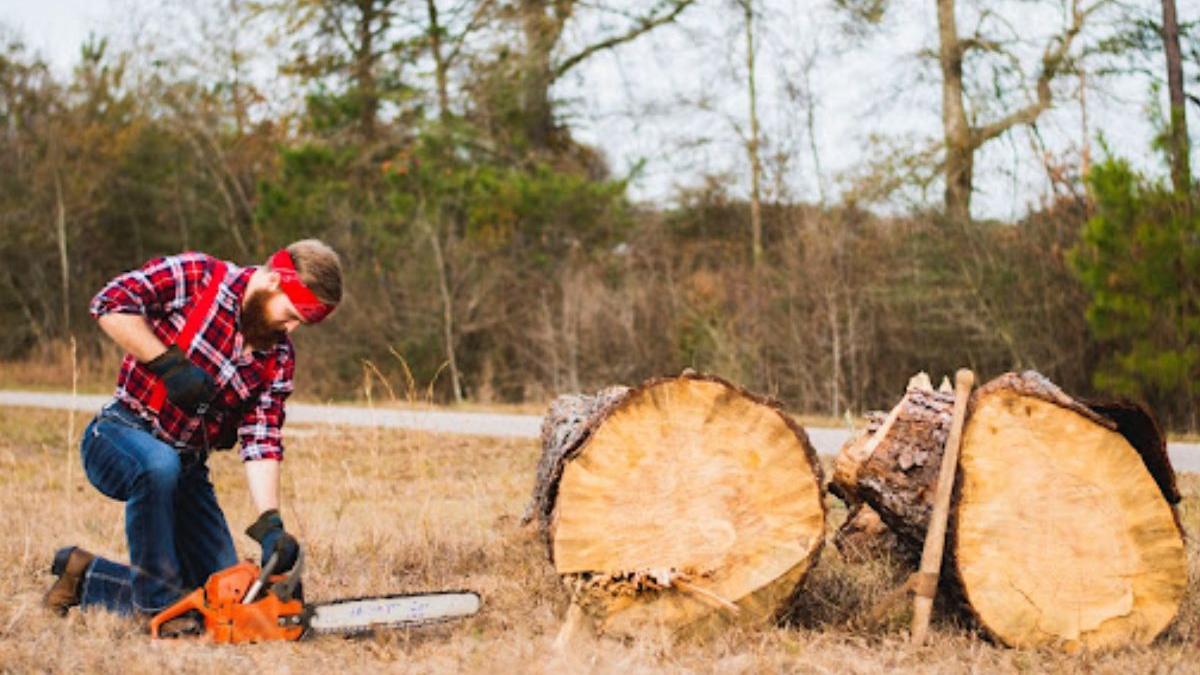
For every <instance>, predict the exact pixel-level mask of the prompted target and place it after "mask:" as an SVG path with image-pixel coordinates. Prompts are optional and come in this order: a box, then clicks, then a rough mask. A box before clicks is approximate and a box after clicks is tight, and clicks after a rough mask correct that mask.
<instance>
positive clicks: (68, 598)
mask: <svg viewBox="0 0 1200 675" xmlns="http://www.w3.org/2000/svg"><path fill="white" fill-rule="evenodd" d="M95 559H96V556H94V555H92V554H91V553H88V552H87V551H85V550H83V549H81V548H78V547H76V546H68V547H66V548H60V549H59V550H58V553H55V554H54V562H53V563H52V564H51V565H50V573H51V574H53V575H55V576H57V577H58V579H56V580H55V581H54V585H52V586H51V587H50V590H48V591H46V595H45V597H44V598H42V604H43V605H45V606H46V608H47V609H49V610H50V611H52V612H54V613H55V614H58V615H59V616H66V615H67V610H68V609H70V608H72V607H74V606H75V605H78V604H79V600H80V597H79V596H80V592H81V591H82V590H83V575H84V573H86V572H87V568H88V565H91V564H92V561H93V560H95Z"/></svg>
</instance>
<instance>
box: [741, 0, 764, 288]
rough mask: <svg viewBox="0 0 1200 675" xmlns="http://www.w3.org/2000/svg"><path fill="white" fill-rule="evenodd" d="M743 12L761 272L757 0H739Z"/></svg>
mask: <svg viewBox="0 0 1200 675" xmlns="http://www.w3.org/2000/svg"><path fill="white" fill-rule="evenodd" d="M737 2H738V5H740V6H741V8H742V12H743V19H744V21H745V29H746V93H747V98H748V101H749V110H748V111H747V112H748V115H749V117H750V138H749V139H748V140H747V142H746V155H747V158H748V159H749V160H750V241H751V244H750V250H751V253H752V255H751V260H752V261H753V263H754V272H755V273H756V274H757V273H758V271H759V269H760V268H761V267H762V257H763V245H762V158H761V156H760V155H759V128H758V78H757V75H756V74H755V70H754V57H755V50H754V3H753V0H737Z"/></svg>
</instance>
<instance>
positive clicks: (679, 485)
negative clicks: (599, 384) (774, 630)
mask: <svg viewBox="0 0 1200 675" xmlns="http://www.w3.org/2000/svg"><path fill="white" fill-rule="evenodd" d="M820 485H821V477H820V469H819V465H818V464H817V463H816V457H815V453H814V452H813V450H812V448H811V446H810V445H809V443H808V440H807V437H806V436H805V435H804V433H803V431H802V430H800V429H799V428H798V427H796V426H795V424H794V423H793V422H792V421H791V420H790V418H788V417H786V416H785V415H784V414H783V413H781V412H780V411H779V410H778V409H777V408H776V407H774V406H772V405H769V404H767V403H766V402H764V401H762V400H759V399H756V398H754V397H752V396H750V395H748V394H746V393H745V392H742V391H740V390H738V389H736V388H735V387H732V386H731V385H729V384H728V383H724V382H721V381H719V380H715V379H713V378H700V377H681V378H676V379H669V380H662V381H657V382H653V383H650V384H648V385H646V386H645V387H643V388H640V389H638V390H634V391H633V392H631V393H630V394H629V395H628V396H627V397H626V398H625V399H624V400H622V401H621V403H620V404H619V405H617V406H616V407H615V408H614V409H612V410H610V411H609V412H608V413H607V414H606V417H605V419H604V420H603V421H602V422H601V423H599V424H598V425H596V426H595V428H594V429H593V430H592V431H591V433H590V435H589V436H588V438H587V439H586V440H585V441H584V443H583V444H582V446H581V447H580V449H579V450H578V452H577V453H576V454H575V456H574V458H573V459H571V460H570V461H568V462H567V464H566V466H565V468H564V469H563V472H562V479H561V481H560V484H559V486H558V490H557V500H556V504H555V510H554V519H553V522H552V526H551V533H550V534H551V538H552V541H553V561H554V564H555V568H556V570H557V571H558V572H559V573H560V574H564V575H578V576H580V577H581V578H584V579H586V578H588V577H589V576H591V575H610V576H611V575H620V574H624V573H629V572H635V571H649V570H672V571H674V573H678V574H683V575H685V576H686V578H687V582H688V583H689V584H691V585H693V586H696V587H699V588H701V589H703V590H704V591H705V592H707V593H711V594H715V595H716V596H718V597H720V598H723V599H727V600H729V601H732V602H734V603H737V605H738V606H739V608H740V609H741V610H742V611H741V612H740V613H739V620H744V621H758V620H764V619H766V618H769V617H771V616H773V615H774V614H775V613H776V612H777V611H778V610H779V609H780V606H781V604H782V603H783V601H784V600H786V599H787V598H788V597H789V596H790V595H791V593H792V592H793V591H794V589H795V586H796V585H797V583H798V582H799V581H800V580H801V579H802V578H803V575H804V573H805V572H806V571H807V569H808V567H809V566H810V565H811V564H812V562H813V560H814V559H815V557H816V553H817V551H818V550H819V548H820V546H821V543H822V540H823V536H824V520H825V511H824V505H823V503H822V491H821V487H820ZM592 601H593V603H595V602H599V603H601V604H603V605H604V606H603V607H600V608H598V609H597V607H595V605H593V606H592V607H591V608H590V609H591V610H592V611H593V612H594V613H598V614H599V615H600V616H599V618H600V620H601V621H602V628H603V629H604V630H606V631H608V632H619V633H625V632H636V631H637V630H639V627H641V626H644V625H645V624H649V623H656V624H662V625H667V626H669V627H672V628H675V629H678V628H681V627H683V626H687V625H689V624H698V623H704V622H706V621H712V622H717V623H720V622H723V621H725V620H727V619H728V618H729V617H728V616H726V615H725V614H723V613H721V612H718V611H715V610H714V609H713V607H712V606H711V604H706V603H705V602H702V601H701V600H700V599H698V598H697V597H696V596H695V595H694V594H691V595H689V594H687V593H682V592H679V591H678V590H675V589H668V590H662V591H658V592H652V593H640V594H638V593H624V594H621V595H617V596H611V597H607V598H606V597H603V594H600V595H599V596H597V597H593V598H592Z"/></svg>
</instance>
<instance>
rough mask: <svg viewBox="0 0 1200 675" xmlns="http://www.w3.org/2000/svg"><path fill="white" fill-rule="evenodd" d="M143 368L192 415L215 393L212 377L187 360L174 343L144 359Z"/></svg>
mask: <svg viewBox="0 0 1200 675" xmlns="http://www.w3.org/2000/svg"><path fill="white" fill-rule="evenodd" d="M146 368H148V369H149V370H150V372H152V373H154V374H155V375H157V376H158V379H160V380H162V382H163V385H165V386H166V388H167V399H168V400H170V401H171V403H174V404H175V405H176V406H179V408H180V409H181V410H183V411H184V412H185V413H187V414H189V415H192V414H195V412H196V409H197V408H199V407H200V404H202V403H208V402H209V401H211V400H212V397H213V394H215V393H216V390H217V385H216V383H215V382H213V379H212V376H211V375H209V374H208V373H206V372H204V369H203V368H201V367H200V366H197V365H196V364H194V363H192V362H191V361H189V360H188V358H187V357H186V356H184V355H183V351H182V350H180V349H179V346H178V345H171V346H170V347H167V351H165V352H163V353H162V354H159V355H158V356H156V357H154V358H153V359H152V360H150V361H148V362H147V363H146Z"/></svg>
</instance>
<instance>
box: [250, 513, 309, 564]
mask: <svg viewBox="0 0 1200 675" xmlns="http://www.w3.org/2000/svg"><path fill="white" fill-rule="evenodd" d="M246 534H248V535H250V538H251V539H253V540H254V541H257V542H258V543H260V544H262V564H263V565H266V564H267V561H268V560H270V559H271V554H273V553H278V554H279V560H278V561H277V562H276V563H275V569H274V570H272V572H273V573H274V574H283V573H284V572H288V571H290V570H291V569H292V568H293V567H295V565H296V559H297V558H298V557H300V542H298V541H296V538H295V537H293V536H292V535H290V534H288V533H287V532H286V531H285V530H284V529H283V518H282V517H280V515H279V510H278V509H270V510H269V511H263V514H262V515H261V516H259V517H258V520H256V521H254V524H253V525H251V526H250V527H248V528H246Z"/></svg>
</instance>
